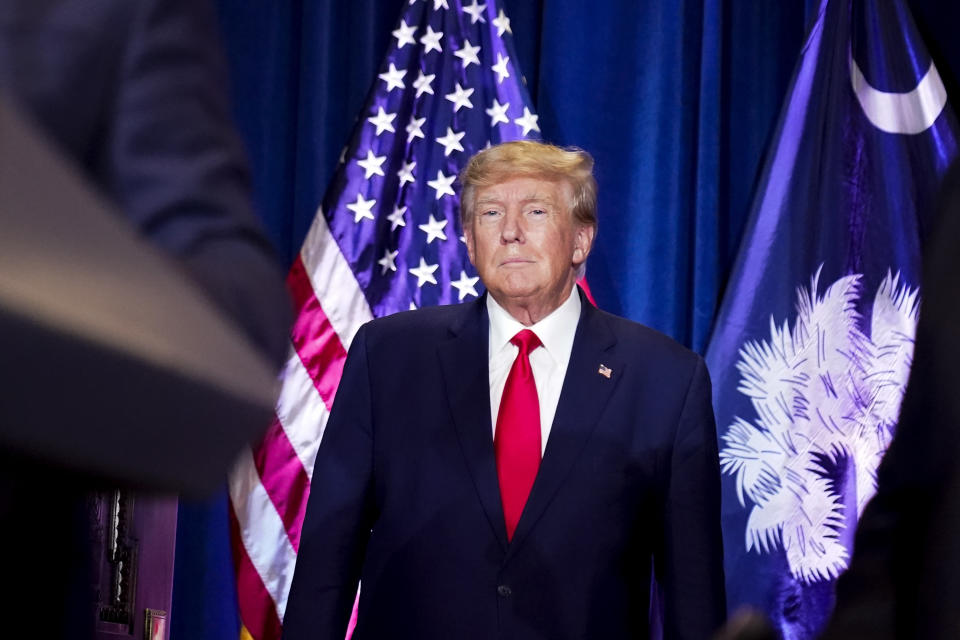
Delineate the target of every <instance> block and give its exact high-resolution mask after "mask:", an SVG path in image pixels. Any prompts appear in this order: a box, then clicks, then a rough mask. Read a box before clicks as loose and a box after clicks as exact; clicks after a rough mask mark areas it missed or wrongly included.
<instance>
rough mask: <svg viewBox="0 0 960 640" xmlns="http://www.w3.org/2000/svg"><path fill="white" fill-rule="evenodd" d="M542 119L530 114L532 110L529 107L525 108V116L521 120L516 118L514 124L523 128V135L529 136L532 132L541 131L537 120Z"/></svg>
mask: <svg viewBox="0 0 960 640" xmlns="http://www.w3.org/2000/svg"><path fill="white" fill-rule="evenodd" d="M539 119H540V116H535V115H533V114H532V113H530V109H528V108H527V107H524V108H523V115H522V116H520V117H519V118H515V119H514V122H515V123H517V124H518V125H520V126H521V127H523V135H527V134H528V133H530V131H531V130H533V131H540V127H539V126H537V120H539Z"/></svg>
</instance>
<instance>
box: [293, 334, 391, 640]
mask: <svg viewBox="0 0 960 640" xmlns="http://www.w3.org/2000/svg"><path fill="white" fill-rule="evenodd" d="M365 335H366V331H365V328H361V329H360V331H359V332H358V333H357V336H356V338H354V340H353V344H352V345H351V347H350V353H349V354H348V356H347V363H346V366H345V367H344V370H343V377H342V378H341V380H340V386H339V388H338V390H337V396H336V401H335V402H334V405H333V411H332V412H331V414H330V420H329V422H328V423H327V428H326V430H325V431H324V433H323V439H322V440H321V442H320V448H319V450H318V451H317V458H316V462H315V464H314V469H313V478H312V480H311V485H310V497H309V500H308V502H307V512H306V516H305V517H304V522H303V529H302V532H301V535H300V551H299V553H298V554H297V566H296V570H295V571H294V575H293V584H292V586H291V588H290V597H289V598H288V600H287V609H286V614H285V616H284V619H283V637H284V638H285V639H286V640H306V639H308V638H311V639H320V638H343V637H344V635H345V634H346V630H347V622H348V621H349V618H350V612H351V610H352V605H353V601H354V596H355V595H356V592H357V584H358V582H359V580H360V569H361V566H362V563H363V557H364V552H365V550H366V544H367V541H368V540H369V537H370V529H371V527H372V526H373V513H374V510H373V498H372V491H371V487H372V478H371V474H372V470H373V424H372V418H371V403H372V397H371V396H372V394H371V391H370V376H369V368H368V362H367V351H366V340H365Z"/></svg>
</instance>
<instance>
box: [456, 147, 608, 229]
mask: <svg viewBox="0 0 960 640" xmlns="http://www.w3.org/2000/svg"><path fill="white" fill-rule="evenodd" d="M518 176H523V177H533V178H543V179H545V180H558V181H559V180H565V181H566V182H567V183H569V184H570V186H571V187H572V188H573V189H572V190H573V199H572V201H571V202H570V210H571V212H572V213H573V220H574V222H576V223H577V224H580V225H583V226H590V227H594V228H595V227H596V226H597V181H596V180H595V179H594V177H593V158H592V157H591V156H590V154H589V153H587V152H586V151H584V150H582V149H577V148H576V147H568V148H566V149H564V148H561V147H557V146H554V145H552V144H545V143H543V142H535V141H533V140H517V141H515V142H504V143H502V144H498V145H496V146H495V147H490V148H489V149H485V150H484V151H481V152H479V153H477V154H476V155H474V156H473V157H472V158H470V160H469V161H468V162H467V166H465V167H464V168H463V171H461V172H460V184H461V185H462V186H463V190H462V192H461V195H460V223H461V225H462V227H463V228H464V229H466V228H467V225H469V224H470V222H471V221H472V220H473V213H474V212H473V205H474V202H473V201H474V195H475V194H476V190H477V188H480V187H489V186H491V185H494V184H499V183H501V182H505V181H507V180H510V179H511V178H515V177H518Z"/></svg>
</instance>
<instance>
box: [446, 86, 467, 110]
mask: <svg viewBox="0 0 960 640" xmlns="http://www.w3.org/2000/svg"><path fill="white" fill-rule="evenodd" d="M473 91H474V90H473V89H464V88H463V87H461V86H460V83H459V82H458V83H457V84H456V87H455V88H454V90H453V93H448V94H447V95H446V98H447V100H449V101H450V102H452V103H453V112H454V113H456V112H457V111H459V110H460V107H466V108H467V109H473V103H472V102H470V96H472V95H473Z"/></svg>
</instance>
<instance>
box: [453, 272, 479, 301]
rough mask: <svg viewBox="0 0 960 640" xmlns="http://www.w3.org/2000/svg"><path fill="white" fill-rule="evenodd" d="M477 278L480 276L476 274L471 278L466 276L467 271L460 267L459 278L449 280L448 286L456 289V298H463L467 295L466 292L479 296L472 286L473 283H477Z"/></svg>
mask: <svg viewBox="0 0 960 640" xmlns="http://www.w3.org/2000/svg"><path fill="white" fill-rule="evenodd" d="M479 280H480V278H479V277H478V276H474V277H472V278H470V277H467V272H466V271H463V270H462V269H461V270H460V279H459V280H451V281H450V286H451V287H453V288H454V289H456V290H457V294H458V295H457V300H463V299H464V298H466V297H467V294H470V295H472V296H473V297H474V298H476V297H477V296H479V295H480V294H479V293H477V290H476V289H475V288H474V285H475V284H477V282H479Z"/></svg>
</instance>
